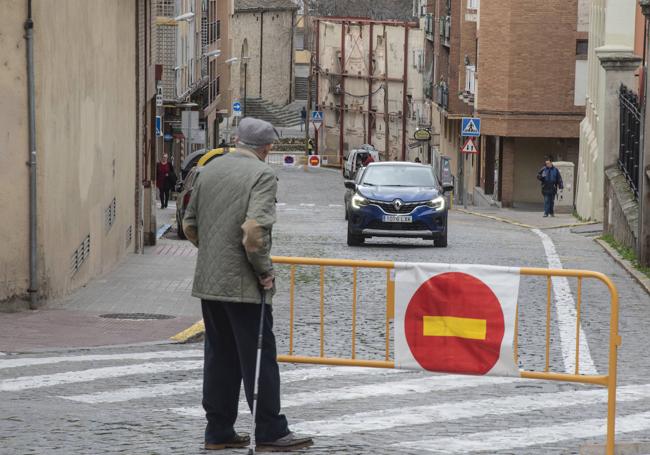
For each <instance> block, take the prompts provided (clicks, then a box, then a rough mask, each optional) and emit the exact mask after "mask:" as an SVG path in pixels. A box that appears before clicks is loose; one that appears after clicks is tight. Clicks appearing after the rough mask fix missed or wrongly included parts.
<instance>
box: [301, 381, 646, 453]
mask: <svg viewBox="0 0 650 455" xmlns="http://www.w3.org/2000/svg"><path fill="white" fill-rule="evenodd" d="M649 398H650V384H646V385H638V386H627V387H620V388H619V391H618V401H619V402H623V401H638V400H644V399H649ZM606 402H607V390H605V389H590V390H580V391H571V392H557V393H540V394H533V395H515V396H505V397H499V398H489V399H482V400H471V401H462V402H457V401H456V402H448V403H442V404H437V405H432V406H415V407H403V408H398V409H384V410H380V411H371V412H361V413H356V414H349V415H344V416H337V417H336V418H335V419H332V420H316V421H305V422H299V423H296V424H293V425H292V428H293V429H294V431H297V432H299V433H312V434H316V435H321V436H340V435H344V434H348V433H358V432H367V431H380V430H386V429H390V428H395V427H404V426H411V425H423V424H428V423H435V422H445V421H450V420H459V419H469V418H476V417H484V416H494V415H508V414H515V413H525V412H532V411H539V410H542V409H551V408H563V407H568V406H585V405H589V404H600V403H606ZM440 447H444V445H442V446H440Z"/></svg>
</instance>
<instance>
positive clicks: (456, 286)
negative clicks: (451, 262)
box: [404, 272, 505, 375]
mask: <svg viewBox="0 0 650 455" xmlns="http://www.w3.org/2000/svg"><path fill="white" fill-rule="evenodd" d="M425 318H426V320H427V333H426V334H425ZM441 318H445V319H444V320H442V319H441ZM441 321H444V322H441ZM480 321H485V323H481V322H480ZM447 324H450V325H447ZM446 327H451V328H449V329H447V328H446ZM477 327H479V328H481V327H483V328H484V330H483V332H482V333H483V334H484V335H478V336H477V333H480V332H481V330H480V329H479V331H478V332H476V328H477ZM504 332H505V323H504V318H503V310H502V309H501V303H499V299H498V298H497V297H496V296H495V295H494V292H492V290H491V289H490V287H489V286H488V285H486V284H485V283H483V282H482V281H481V280H479V279H478V278H475V277H473V276H472V275H468V274H466V273H461V272H450V273H442V274H440V275H436V276H434V277H432V278H430V279H429V280H427V281H426V282H424V283H423V284H422V285H421V286H420V287H419V288H418V290H417V291H416V292H415V294H413V297H412V298H411V301H410V302H409V304H408V307H407V309H406V315H405V317H404V333H405V335H406V341H407V343H408V345H409V348H410V350H411V353H412V354H413V357H414V358H415V360H416V361H417V362H418V363H419V364H420V366H421V367H422V368H424V369H425V370H429V371H438V372H444V373H463V374H477V375H482V374H486V373H487V372H489V371H490V370H491V369H492V367H494V365H495V364H496V363H497V361H498V360H499V357H500V355H501V342H502V341H503V335H504Z"/></svg>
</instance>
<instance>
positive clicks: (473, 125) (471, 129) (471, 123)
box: [461, 117, 481, 137]
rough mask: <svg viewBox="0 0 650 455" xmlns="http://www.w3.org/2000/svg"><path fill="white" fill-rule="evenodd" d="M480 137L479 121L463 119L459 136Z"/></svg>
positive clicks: (473, 118) (470, 118)
mask: <svg viewBox="0 0 650 455" xmlns="http://www.w3.org/2000/svg"><path fill="white" fill-rule="evenodd" d="M480 135H481V119H480V118H475V117H463V123H462V132H461V136H463V137H479V136H480Z"/></svg>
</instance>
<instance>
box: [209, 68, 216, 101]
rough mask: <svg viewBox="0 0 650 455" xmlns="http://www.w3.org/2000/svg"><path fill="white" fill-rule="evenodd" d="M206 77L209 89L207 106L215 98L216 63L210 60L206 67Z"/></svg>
mask: <svg viewBox="0 0 650 455" xmlns="http://www.w3.org/2000/svg"><path fill="white" fill-rule="evenodd" d="M208 68H209V70H208V77H209V81H210V82H209V84H210V88H209V90H208V104H212V103H213V102H214V100H215V99H216V98H217V90H216V85H215V78H216V76H217V61H216V60H212V61H211V62H210V63H209V65H208Z"/></svg>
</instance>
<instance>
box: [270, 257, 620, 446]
mask: <svg viewBox="0 0 650 455" xmlns="http://www.w3.org/2000/svg"><path fill="white" fill-rule="evenodd" d="M273 262H274V264H276V265H280V264H283V265H288V266H289V267H290V275H289V276H290V289H289V324H290V327H289V354H288V355H279V356H278V361H280V362H290V363H309V364H321V365H336V366H360V367H375V368H395V362H394V361H393V360H391V358H390V321H391V319H393V318H394V315H395V281H394V280H393V279H392V276H391V274H392V271H393V269H394V268H395V264H394V262H388V261H359V260H347V259H320V258H298V257H274V258H273ZM297 266H314V267H319V268H320V324H319V325H320V330H319V331H320V356H319V357H309V356H299V355H295V354H294V322H295V319H294V312H295V284H296V281H295V272H296V267H297ZM326 267H343V268H349V269H352V333H351V334H352V349H351V354H350V357H349V358H340V357H326V356H325V268H326ZM358 269H384V270H385V271H386V339H385V342H386V350H385V356H384V359H383V360H364V359H357V356H356V334H357V327H356V326H357V278H358V273H357V272H358ZM520 273H521V275H523V276H536V277H546V288H547V289H546V353H545V355H546V358H545V368H544V371H525V370H522V371H521V377H522V378H526V379H543V380H551V381H562V382H574V383H582V384H595V385H600V386H604V387H607V389H608V405H607V443H606V454H607V455H614V446H615V423H616V369H617V354H618V346H620V344H621V337H620V335H619V333H618V313H619V304H618V292H617V290H616V286H615V285H614V283H613V282H612V281H611V280H610V279H609V278H608V277H607V276H606V275H604V274H602V273H599V272H592V271H586V270H568V269H567V270H565V269H539V268H522V269H520ZM553 277H567V278H576V279H577V280H578V286H577V298H576V366H575V371H574V373H573V374H567V373H555V372H552V371H550V335H551V302H552V301H551V294H552V293H551V290H552V281H551V278H553ZM586 278H588V279H595V280H598V281H601V282H602V283H604V284H605V285H606V286H607V288H608V289H609V293H610V297H611V298H610V306H611V312H610V335H609V366H608V371H607V374H605V375H583V374H580V371H579V365H580V363H579V362H580V350H579V348H580V317H581V306H582V281H583V279H586ZM518 334H519V315H518V311H517V317H516V318H515V335H514V352H515V364H517V359H518V354H519V346H518Z"/></svg>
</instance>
